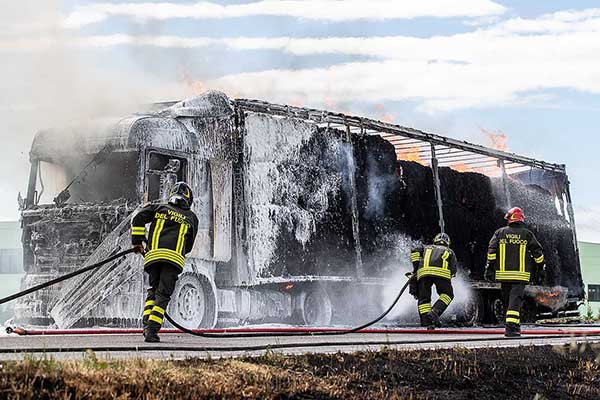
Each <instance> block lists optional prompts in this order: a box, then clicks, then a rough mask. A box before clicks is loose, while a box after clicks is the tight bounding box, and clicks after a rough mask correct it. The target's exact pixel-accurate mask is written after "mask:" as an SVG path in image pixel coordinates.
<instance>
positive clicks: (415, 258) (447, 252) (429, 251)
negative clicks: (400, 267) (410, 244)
mask: <svg viewBox="0 0 600 400" xmlns="http://www.w3.org/2000/svg"><path fill="white" fill-rule="evenodd" d="M410 257H411V261H412V263H413V269H414V273H416V274H417V280H420V279H421V278H423V277H426V276H431V277H436V278H445V279H451V278H452V277H453V276H454V275H456V268H457V266H456V265H457V260H456V255H455V254H454V252H453V251H452V250H451V249H450V248H448V247H446V246H440V245H436V244H433V245H429V246H424V247H418V248H415V249H413V250H412V252H411V255H410Z"/></svg>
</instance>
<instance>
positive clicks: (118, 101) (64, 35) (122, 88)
mask: <svg viewBox="0 0 600 400" xmlns="http://www.w3.org/2000/svg"><path fill="white" fill-rule="evenodd" d="M63 18H64V17H63V16H62V2H61V1H58V0H47V1H36V0H24V1H21V2H11V5H10V7H2V10H1V11H0V26H2V29H1V30H0V43H3V44H6V43H17V44H19V43H20V41H28V42H29V43H37V44H39V46H37V47H34V48H30V49H28V51H21V49H19V47H18V45H17V46H13V47H3V48H2V51H1V52H0V61H1V62H0V92H1V93H2V95H1V96H0V120H1V121H2V139H3V157H2V168H0V182H1V183H0V190H1V193H2V194H1V195H0V220H15V219H17V218H18V214H17V201H16V199H17V192H18V191H21V192H23V196H24V192H25V190H26V187H27V179H28V174H29V171H28V169H29V148H30V146H31V141H32V139H33V136H34V134H35V133H36V131H38V130H41V129H47V128H49V127H56V126H61V125H64V124H67V123H69V122H72V121H74V120H78V119H85V118H90V117H95V116H100V115H107V114H110V115H122V114H123V113H125V112H128V111H130V110H131V109H134V108H135V106H137V105H139V104H147V103H150V102H152V101H157V100H164V99H173V98H175V99H177V98H181V97H183V96H189V95H191V91H190V90H189V89H188V88H187V86H186V85H185V84H184V83H183V82H181V83H179V82H176V81H173V82H172V83H170V84H167V83H162V82H156V79H155V78H153V77H151V76H145V75H144V74H140V73H135V74H134V73H130V72H127V71H119V70H115V69H111V68H110V67H108V65H107V64H105V63H101V62H100V63H99V62H98V59H92V58H91V55H90V54H89V53H86V52H85V51H84V50H83V49H78V48H75V47H73V46H71V45H70V44H69V43H72V41H73V39H74V37H75V33H73V32H68V31H65V30H64V29H63V28H62V25H63Z"/></svg>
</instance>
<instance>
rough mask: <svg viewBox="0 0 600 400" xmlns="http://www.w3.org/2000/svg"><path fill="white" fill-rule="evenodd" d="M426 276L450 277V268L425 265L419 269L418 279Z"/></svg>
mask: <svg viewBox="0 0 600 400" xmlns="http://www.w3.org/2000/svg"><path fill="white" fill-rule="evenodd" d="M425 276H436V277H440V278H446V279H450V278H451V275H450V270H449V269H444V268H439V267H423V268H419V269H418V270H417V279H421V278H422V277H425Z"/></svg>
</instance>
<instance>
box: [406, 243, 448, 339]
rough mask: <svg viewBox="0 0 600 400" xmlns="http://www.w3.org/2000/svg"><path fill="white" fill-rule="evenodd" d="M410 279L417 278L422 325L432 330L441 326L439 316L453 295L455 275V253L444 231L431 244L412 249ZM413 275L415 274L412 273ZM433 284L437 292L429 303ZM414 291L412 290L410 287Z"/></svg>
mask: <svg viewBox="0 0 600 400" xmlns="http://www.w3.org/2000/svg"><path fill="white" fill-rule="evenodd" d="M411 261H412V263H413V278H412V279H415V277H416V280H417V281H416V285H417V287H416V289H417V290H416V292H417V297H418V304H419V317H420V318H421V326H424V327H427V328H429V329H434V328H435V326H438V327H439V326H441V324H440V316H441V315H442V314H443V313H444V311H445V310H446V309H447V308H448V306H449V305H450V303H451V302H452V299H453V298H454V291H453V290H452V281H451V280H452V277H453V276H455V275H456V265H457V260H456V255H455V254H454V252H453V251H452V250H451V249H450V237H449V236H448V235H447V234H445V233H440V234H438V235H437V236H436V237H435V238H434V239H433V245H429V246H424V247H420V248H416V249H413V250H412V252H411ZM415 275H416V276H415ZM433 285H435V288H436V291H437V293H438V295H439V298H438V300H437V301H436V302H435V304H434V305H433V307H432V306H431V287H432V286H433ZM411 292H414V290H411Z"/></svg>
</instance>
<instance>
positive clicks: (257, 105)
mask: <svg viewBox="0 0 600 400" xmlns="http://www.w3.org/2000/svg"><path fill="white" fill-rule="evenodd" d="M232 104H233V106H234V107H236V108H239V109H241V110H243V111H249V112H256V113H263V114H270V115H274V116H281V117H289V118H297V119H301V120H304V121H307V122H311V123H314V124H317V125H318V126H320V127H330V128H337V129H340V130H342V131H345V132H347V133H348V135H349V134H350V133H352V134H357V135H379V136H381V137H383V138H384V139H386V140H387V141H388V142H390V143H391V144H392V145H393V146H394V148H395V149H396V155H397V157H398V159H402V155H403V154H406V153H407V152H411V153H415V154H418V157H419V160H420V161H421V163H423V162H425V163H427V164H428V165H429V166H430V168H431V169H432V172H433V177H434V178H433V180H434V190H435V197H436V202H437V210H438V218H439V221H438V223H439V226H440V229H441V231H444V229H445V223H444V214H443V201H442V197H441V182H440V179H439V174H438V170H439V168H440V167H452V166H453V165H457V163H459V164H460V165H461V166H464V167H465V168H466V169H467V170H472V171H475V172H480V173H483V174H489V173H490V171H491V172H495V173H497V175H498V176H499V177H500V179H501V181H502V185H503V188H504V194H505V206H506V207H507V208H509V207H510V206H512V203H511V198H510V193H509V191H508V182H507V180H508V177H509V175H510V174H514V173H519V172H526V171H532V170H534V169H538V170H543V171H549V172H553V173H557V174H560V175H562V176H563V177H564V182H563V187H562V193H563V194H564V198H561V199H559V200H560V202H561V203H563V202H566V204H567V209H566V213H565V214H566V215H565V214H563V215H564V217H565V219H567V217H568V222H569V224H570V226H571V231H572V235H573V243H574V246H575V253H576V255H577V258H579V245H578V243H577V232H576V228H575V213H574V211H573V204H572V198H571V190H570V182H569V179H568V176H567V171H566V166H565V165H564V164H554V163H548V162H545V161H541V160H536V159H534V158H530V157H525V156H521V155H518V154H514V153H509V152H506V151H501V150H496V149H492V148H488V147H485V146H482V145H478V144H473V143H469V142H466V141H461V140H456V139H452V138H448V137H444V136H440V135H438V134H433V133H427V132H423V131H420V130H417V129H413V128H407V127H404V126H400V125H395V124H390V123H387V122H382V121H378V120H374V119H371V118H365V117H357V116H351V115H346V114H342V113H335V112H330V111H325V110H319V109H313V108H305V107H295V106H290V105H281V104H273V103H269V102H265V101H261V100H251V99H235V100H232ZM354 228H355V229H358V227H354ZM359 264H360V260H357V266H358V265H359ZM577 268H578V270H579V271H578V272H579V274H581V266H580V265H578V266H577Z"/></svg>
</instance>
